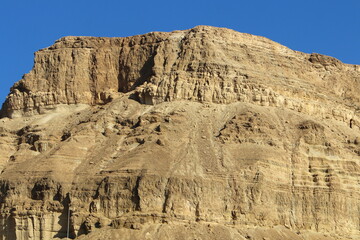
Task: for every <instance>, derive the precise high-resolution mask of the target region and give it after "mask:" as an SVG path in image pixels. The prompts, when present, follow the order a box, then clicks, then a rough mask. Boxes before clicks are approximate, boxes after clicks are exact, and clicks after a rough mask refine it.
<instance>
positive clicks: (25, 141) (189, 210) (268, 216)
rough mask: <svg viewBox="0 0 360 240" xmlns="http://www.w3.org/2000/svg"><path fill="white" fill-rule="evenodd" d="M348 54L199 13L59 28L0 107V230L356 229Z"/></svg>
mask: <svg viewBox="0 0 360 240" xmlns="http://www.w3.org/2000/svg"><path fill="white" fill-rule="evenodd" d="M359 89H360V66H358V65H349V64H344V63H342V62H340V61H339V60H337V59H335V58H332V57H329V56H324V55H320V54H306V53H301V52H297V51H293V50H291V49H289V48H287V47H285V46H282V45H280V44H278V43H275V42H273V41H271V40H269V39H267V38H264V37H259V36H253V35H250V34H244V33H239V32H235V31H233V30H229V29H223V28H214V27H208V26H198V27H195V28H193V29H190V30H185V31H174V32H170V33H164V32H153V33H148V34H145V35H140V36H133V37H126V38H98V37H64V38H61V39H60V40H58V41H56V42H55V44H54V45H52V46H50V47H48V48H45V49H42V50H40V51H38V52H36V53H35V61H34V67H33V69H32V70H31V71H30V73H28V74H25V75H24V77H23V79H21V80H20V81H19V82H17V83H15V84H14V86H13V87H12V88H11V90H10V93H9V95H8V97H7V99H6V101H5V103H4V104H3V107H2V109H1V113H0V116H1V119H0V172H1V174H0V239H1V240H9V239H44V240H47V239H52V238H66V237H67V236H69V237H70V238H72V239H74V238H77V239H253V240H265V239H271V240H273V239H274V240H275V239H292V240H304V239H314V240H315V239H333V240H335V239H359V238H360V234H359V230H360V217H359V216H360V207H359V206H360V180H359V179H360V178H359V175H360V128H359V127H360V111H359V110H360V95H359V94H358V93H359Z"/></svg>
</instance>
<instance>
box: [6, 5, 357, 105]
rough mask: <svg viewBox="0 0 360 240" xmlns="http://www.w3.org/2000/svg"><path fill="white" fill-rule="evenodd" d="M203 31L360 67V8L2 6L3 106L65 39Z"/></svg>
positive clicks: (282, 6)
mask: <svg viewBox="0 0 360 240" xmlns="http://www.w3.org/2000/svg"><path fill="white" fill-rule="evenodd" d="M197 25H211V26H217V27H226V28H231V29H234V30H237V31H239V32H246V33H251V34H255V35H261V36H265V37H268V38H270V39H272V40H274V41H276V42H279V43H281V44H283V45H285V46H288V47H290V48H291V49H294V50H298V51H302V52H307V53H312V52H317V53H321V54H325V55H330V56H333V57H336V58H338V59H340V60H341V61H343V62H345V63H351V64H360V46H359V44H360V0H341V1H340V0H217V1H214V0H207V1H205V0H192V1H190V0H181V1H171V0H167V1H165V0H137V1H131V0H126V1H121V0H112V1H110V0H98V1H95V0H61V1H53V0H1V1H0V33H1V37H0V50H1V54H0V102H3V101H4V99H5V96H6V95H7V93H8V92H9V88H10V87H11V86H12V85H13V84H14V82H16V81H18V80H20V79H21V77H22V75H23V74H24V73H27V72H29V71H30V69H31V68H32V65H33V53H34V52H35V51H37V50H39V49H41V48H45V47H48V46H50V45H52V44H53V43H54V41H55V40H57V39H59V38H60V37H63V36H68V35H72V36H78V35H80V36H105V37H123V36H131V35H137V34H143V33H147V32H153V31H173V30H182V29H189V28H192V27H194V26H197Z"/></svg>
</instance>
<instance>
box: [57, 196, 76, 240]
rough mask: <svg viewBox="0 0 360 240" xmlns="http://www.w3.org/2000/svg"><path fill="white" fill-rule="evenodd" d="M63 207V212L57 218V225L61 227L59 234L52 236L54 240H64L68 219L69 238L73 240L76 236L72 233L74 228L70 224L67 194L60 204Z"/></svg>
mask: <svg viewBox="0 0 360 240" xmlns="http://www.w3.org/2000/svg"><path fill="white" fill-rule="evenodd" d="M61 203H62V205H63V206H64V208H63V211H62V212H61V215H60V216H59V221H58V224H59V225H60V226H61V229H60V230H59V232H58V233H57V234H56V235H55V236H54V238H66V237H67V232H68V219H69V221H70V224H69V238H71V239H75V237H76V235H75V232H74V227H73V224H72V222H71V210H70V211H69V207H70V204H71V200H70V196H69V193H67V194H66V197H65V198H64V200H63V201H62V202H61Z"/></svg>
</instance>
